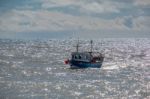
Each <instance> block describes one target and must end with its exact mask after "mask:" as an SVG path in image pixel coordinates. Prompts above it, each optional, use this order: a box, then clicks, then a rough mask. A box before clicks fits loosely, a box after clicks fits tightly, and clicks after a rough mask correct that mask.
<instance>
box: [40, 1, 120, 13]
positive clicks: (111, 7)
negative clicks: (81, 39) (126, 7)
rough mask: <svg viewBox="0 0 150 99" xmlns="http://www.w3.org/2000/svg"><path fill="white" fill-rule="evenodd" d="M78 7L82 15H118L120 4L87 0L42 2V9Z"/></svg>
mask: <svg viewBox="0 0 150 99" xmlns="http://www.w3.org/2000/svg"><path fill="white" fill-rule="evenodd" d="M65 6H66V7H67V6H74V7H78V8H79V9H80V10H79V11H81V12H82V13H84V12H86V13H118V12H119V9H118V7H117V6H118V4H117V3H113V2H110V1H102V0H100V2H97V1H95V0H94V1H91V2H89V1H86V0H46V1H42V8H44V9H48V8H54V7H65Z"/></svg>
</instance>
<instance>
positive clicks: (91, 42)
mask: <svg viewBox="0 0 150 99" xmlns="http://www.w3.org/2000/svg"><path fill="white" fill-rule="evenodd" d="M90 44H91V51H90V52H91V53H92V51H93V40H91V41H90Z"/></svg>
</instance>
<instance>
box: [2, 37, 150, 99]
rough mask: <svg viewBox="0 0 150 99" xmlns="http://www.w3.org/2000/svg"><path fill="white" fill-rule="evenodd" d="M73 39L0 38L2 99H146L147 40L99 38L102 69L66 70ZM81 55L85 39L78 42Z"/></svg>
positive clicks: (149, 76) (149, 85)
mask: <svg viewBox="0 0 150 99" xmlns="http://www.w3.org/2000/svg"><path fill="white" fill-rule="evenodd" d="M76 42H77V41H76V40H31V41H24V40H10V39H0V99H148V98H150V39H148V38H143V39H126V38H124V39H99V40H94V45H93V46H94V50H95V51H99V52H102V53H103V54H104V55H105V58H104V62H103V65H102V68H100V69H98V68H97V69H93V68H87V69H70V68H69V66H68V65H65V64H64V62H63V61H64V60H65V59H67V58H69V57H70V53H71V52H72V51H75V48H74V47H73V46H74V45H75V44H76ZM80 45H81V46H82V47H80V51H84V50H86V51H88V50H89V41H88V40H80Z"/></svg>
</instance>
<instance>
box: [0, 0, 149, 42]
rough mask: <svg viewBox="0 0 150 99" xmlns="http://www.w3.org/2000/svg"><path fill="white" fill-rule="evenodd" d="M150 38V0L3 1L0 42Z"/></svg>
mask: <svg viewBox="0 0 150 99" xmlns="http://www.w3.org/2000/svg"><path fill="white" fill-rule="evenodd" d="M76 37H78V38H116V37H117V38H130V37H132V38H134V37H135V38H136V37H142V38H143V37H144V38H145V37H146V38H147V37H148V38H150V0H0V38H18V39H51V38H59V39H62V38H76Z"/></svg>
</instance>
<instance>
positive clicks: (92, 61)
mask: <svg viewBox="0 0 150 99" xmlns="http://www.w3.org/2000/svg"><path fill="white" fill-rule="evenodd" d="M90 43H91V48H90V51H84V52H83V51H82V52H80V51H79V41H78V43H77V45H76V51H75V52H72V53H71V58H70V59H67V60H65V61H64V62H65V64H69V65H70V68H100V67H101V66H102V63H103V59H104V55H103V54H102V53H100V52H93V41H92V40H91V41H90Z"/></svg>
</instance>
